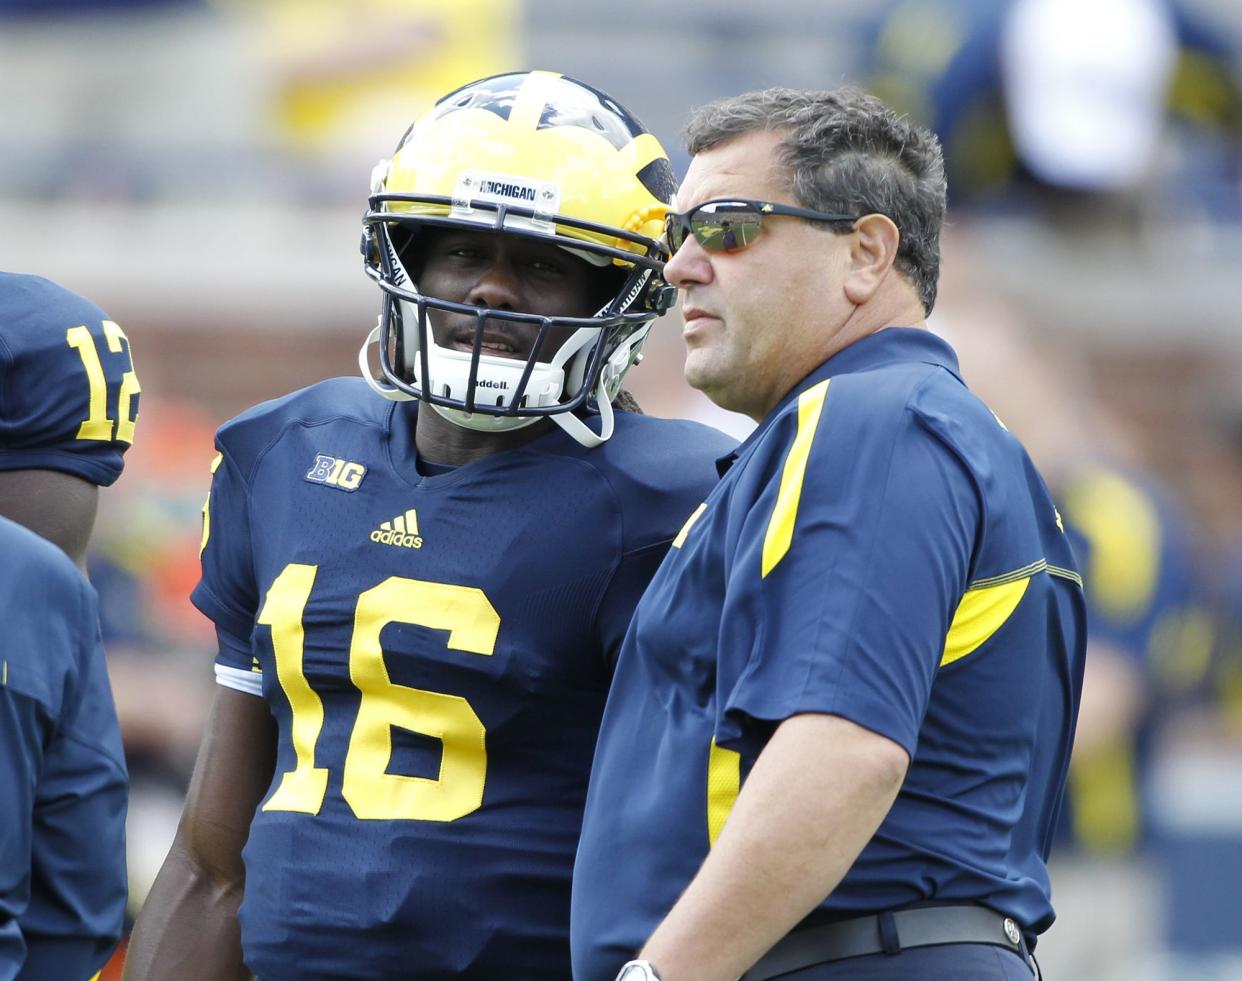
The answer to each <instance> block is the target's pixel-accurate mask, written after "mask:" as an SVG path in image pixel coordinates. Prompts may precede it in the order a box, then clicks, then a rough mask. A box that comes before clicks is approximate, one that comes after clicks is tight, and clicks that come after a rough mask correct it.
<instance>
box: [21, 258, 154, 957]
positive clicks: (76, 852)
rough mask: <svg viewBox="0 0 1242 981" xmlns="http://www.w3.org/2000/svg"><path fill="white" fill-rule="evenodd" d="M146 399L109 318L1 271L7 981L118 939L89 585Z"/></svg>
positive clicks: (38, 282) (119, 914)
mask: <svg viewBox="0 0 1242 981" xmlns="http://www.w3.org/2000/svg"><path fill="white" fill-rule="evenodd" d="M138 392H139V386H138V379H137V377H136V376H135V375H134V370H133V362H132V360H131V358H130V351H129V341H128V340H127V339H126V337H125V334H124V333H123V332H122V331H121V328H120V327H118V326H117V325H116V323H114V322H113V321H111V320H109V319H108V317H107V315H106V314H105V313H104V312H103V311H102V310H100V309H99V308H98V307H96V306H95V305H94V304H93V303H90V302H88V301H87V300H84V299H83V298H82V297H80V296H77V295H75V294H73V293H70V292H69V291H68V290H66V289H63V288H62V287H60V286H57V285H56V284H55V283H52V282H49V281H48V280H46V279H42V278H40V277H38V276H28V275H19V274H15V273H0V555H3V556H4V562H3V563H0V622H3V623H4V638H3V640H0V732H3V733H4V752H3V754H2V757H3V759H2V761H0V800H3V801H4V805H3V806H2V807H0V977H4V978H22V979H26V978H29V979H37V978H69V979H75V981H79V979H80V981H85V979H86V978H87V977H88V976H90V975H91V974H93V973H94V972H96V971H98V970H99V969H100V968H101V967H102V966H103V964H104V962H105V961H106V960H107V958H108V955H109V953H110V952H111V950H112V948H113V947H114V946H115V945H116V942H117V939H118V938H119V936H120V934H121V927H122V923H123V919H124V913H125V898H126V878H125V806H126V793H127V779H126V772H125V763H124V758H123V756H122V753H121V736H120V730H119V728H118V726H117V719H116V709H115V707H114V705H113V700H112V690H111V688H110V686H109V684H108V676H107V671H106V668H105V666H104V656H103V649H102V646H101V645H100V641H99V622H98V616H97V612H96V608H97V607H96V604H97V599H96V596H95V591H94V590H93V589H92V588H91V586H90V584H89V583H88V582H87V581H86V578H85V576H84V575H83V574H82V572H83V571H84V570H85V562H86V546H87V543H88V541H89V539H90V535H91V529H92V527H93V526H94V522H95V505H96V500H97V497H98V493H99V487H100V486H106V485H108V484H111V483H112V482H113V481H115V480H116V479H117V477H118V476H119V475H120V473H121V467H122V456H123V454H124V452H125V450H126V449H127V448H128V447H129V444H130V443H131V442H132V440H133V437H134V420H135V418H136V416H137V410H138ZM18 525H25V526H26V529H29V531H27V530H26V529H23V528H20V527H18ZM31 532H36V533H37V534H38V535H39V536H42V537H43V538H45V539H47V540H48V541H50V542H51V543H52V544H54V545H56V546H59V548H60V550H62V551H63V552H65V553H66V554H67V555H68V558H66V557H65V556H64V555H60V554H58V553H57V551H56V549H54V548H53V547H52V545H49V544H47V542H41V541H39V539H38V537H36V535H35V534H31ZM70 559H72V563H71V562H70ZM73 563H76V564H77V566H78V569H77V570H75V569H74V567H73Z"/></svg>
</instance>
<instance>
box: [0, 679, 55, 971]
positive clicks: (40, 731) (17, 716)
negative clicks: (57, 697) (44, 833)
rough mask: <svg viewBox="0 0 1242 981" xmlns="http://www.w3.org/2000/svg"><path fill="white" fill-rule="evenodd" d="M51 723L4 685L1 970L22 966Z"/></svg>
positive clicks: (0, 710) (0, 725)
mask: <svg viewBox="0 0 1242 981" xmlns="http://www.w3.org/2000/svg"><path fill="white" fill-rule="evenodd" d="M49 728H50V723H49V720H48V718H47V715H46V712H45V710H44V708H43V706H42V705H40V704H39V703H38V702H37V701H35V700H34V699H31V698H26V697H23V696H22V695H20V694H18V693H17V692H16V691H14V690H13V689H12V688H10V687H9V686H8V685H7V684H5V685H0V740H3V743H4V747H5V748H4V752H3V753H0V798H2V799H3V800H4V806H3V807H0V971H3V970H4V969H5V966H6V965H13V964H21V963H22V961H23V959H24V958H25V941H24V940H23V938H22V930H21V926H20V925H19V923H18V920H17V917H18V916H19V915H20V914H21V913H23V912H24V911H25V908H26V904H27V902H28V901H29V897H30V850H31V815H32V814H33V812H34V799H35V789H36V787H37V786H38V779H39V770H40V769H41V768H42V765H43V743H44V740H45V739H46V735H47V732H48V730H49Z"/></svg>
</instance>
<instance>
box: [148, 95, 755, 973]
mask: <svg viewBox="0 0 1242 981" xmlns="http://www.w3.org/2000/svg"><path fill="white" fill-rule="evenodd" d="M673 190H674V181H673V178H672V173H671V169H670V166H669V163H668V160H667V157H666V156H665V154H664V151H663V150H662V149H661V148H660V145H659V143H658V142H657V141H656V139H655V138H654V137H653V136H652V135H651V134H649V133H648V132H646V130H645V129H644V128H643V127H642V125H641V124H640V123H639V122H638V121H637V120H636V119H634V117H633V116H631V115H630V114H629V113H628V112H627V111H626V110H625V109H624V108H622V107H621V106H620V105H619V104H617V103H616V102H615V101H614V100H613V99H611V98H610V97H608V96H607V95H605V94H603V93H601V92H598V91H596V90H595V89H593V88H591V87H590V86H587V85H585V84H583V83H581V82H578V81H574V80H573V79H569V78H566V77H564V76H562V75H558V74H555V73H552V72H528V73H516V74H508V75H501V76H497V77H494V78H489V79H484V80H482V81H479V82H475V83H472V84H470V85H467V86H465V87H464V88H461V89H459V90H457V91H455V92H453V93H451V94H450V95H447V96H445V97H444V98H443V99H441V100H440V102H439V103H437V105H436V106H435V108H434V109H433V110H431V112H430V113H429V114H428V115H426V116H425V117H423V118H422V119H420V120H419V121H418V122H417V123H416V124H415V125H414V126H413V127H412V128H411V129H410V130H409V131H408V132H407V133H406V135H405V137H404V138H403V139H402V140H401V143H400V145H399V146H398V148H397V152H396V154H395V155H394V157H393V159H392V160H391V161H387V162H384V163H382V164H381V165H380V166H379V167H378V168H376V171H375V173H374V176H373V179H372V187H371V197H370V201H369V207H368V210H367V212H366V215H365V217H364V222H363V223H364V235H363V253H364V266H365V269H366V271H367V272H368V274H369V275H371V277H372V278H373V279H374V280H375V281H376V282H377V284H378V285H379V287H380V290H381V314H380V320H379V325H378V327H377V328H376V329H375V330H374V331H373V332H372V334H371V337H370V338H369V339H368V343H369V344H370V343H375V344H377V345H378V347H379V357H378V361H379V365H380V375H381V377H380V378H378V379H376V378H374V377H372V376H371V372H370V371H369V366H368V362H367V360H366V357H365V352H366V349H365V348H364V357H363V358H362V367H363V378H353V379H334V380H331V381H327V382H322V383H320V384H318V385H314V386H312V387H311V388H309V389H306V390H303V391H301V392H297V393H295V394H293V395H291V396H288V397H286V398H283V399H279V400H276V401H274V402H269V403H266V404H264V405H261V406H258V407H257V408H255V409H252V410H251V411H249V412H247V413H245V414H243V415H242V416H240V417H238V418H237V419H235V420H234V421H232V422H230V423H228V424H227V425H225V426H224V427H223V428H222V429H221V430H220V432H219V434H218V437H217V449H218V450H219V455H218V456H217V457H216V463H215V467H214V477H213V480H212V488H211V494H210V498H209V506H208V509H207V512H206V515H207V527H206V528H205V533H204V540H203V550H202V564H203V574H202V580H201V581H200V583H199V585H198V587H197V588H196V589H195V591H194V595H193V599H194V602H195V603H196V605H198V607H199V608H200V609H201V610H202V611H203V612H204V613H205V614H206V615H207V616H208V617H210V618H211V619H212V620H213V621H214V622H215V624H216V628H217V633H218V637H219V641H220V653H219V655H218V657H217V659H216V677H217V680H218V682H219V687H218V689H217V693H216V703H215V707H214V710H213V715H212V719H211V721H210V722H209V724H208V732H207V734H206V736H205V739H204V742H203V746H202V749H201V750H200V755H199V761H198V766H197V768H196V772H195V776H194V780H193V784H192V786H191V790H190V796H189V799H188V801H187V805H186V811H185V814H184V816H183V818H182V823H181V827H180V830H179V832H178V836H177V840H176V843H175V844H174V846H173V849H172V851H171V853H170V855H169V858H168V860H167V862H166V864H165V866H164V869H163V870H162V872H161V873H160V876H159V878H158V879H157V881H156V884H155V887H154V888H153V890H152V892H151V894H150V896H149V898H148V900H147V906H146V908H145V909H144V910H143V912H142V914H141V916H140V917H139V920H138V925H137V928H136V931H135V934H134V937H133V940H132V942H131V946H130V957H129V962H128V964H127V968H126V977H127V978H129V979H131V981H135V979H155V978H159V979H164V978H169V977H177V978H179V979H186V981H192V979H195V978H213V979H215V978H222V977H239V978H240V977H246V976H247V972H248V971H252V972H254V973H255V974H257V975H258V976H259V977H261V978H263V979H264V981H280V979H283V978H289V979H291V978H299V979H306V978H357V979H377V978H398V977H400V978H445V977H458V978H497V977H523V978H535V977H539V978H544V977H568V976H569V973H570V966H569V950H568V927H569V884H570V876H571V871H572V865H573V857H574V850H575V847H576V844H577V838H578V828H579V823H580V820H581V814H582V806H583V800H584V795H585V791H586V782H587V771H588V768H589V766H590V762H591V753H592V750H593V747H594V743H595V735H596V732H597V729H598V726H599V722H600V716H601V713H602V711H603V706H604V699H605V695H606V692H607V688H608V682H609V679H610V676H611V672H612V665H613V661H614V658H615V655H616V652H617V650H618V649H619V646H620V642H621V639H622V637H623V635H624V633H625V630H626V627H627V626H628V624H629V619H630V614H631V612H632V611H633V608H634V606H635V604H636V603H637V601H638V597H639V595H640V593H641V592H642V590H643V588H644V586H645V585H646V583H647V581H648V580H649V578H650V576H651V575H652V573H653V572H654V570H655V568H656V566H657V565H658V564H659V561H660V559H661V558H662V557H663V555H664V554H665V552H666V551H667V550H668V548H669V547H670V545H675V544H676V541H675V539H676V537H677V535H678V533H679V532H680V530H681V529H682V528H683V526H684V525H686V523H687V521H688V520H689V519H691V517H692V514H693V512H694V511H695V508H696V506H697V505H698V504H699V503H700V502H701V501H702V500H703V498H704V497H705V496H706V495H707V493H708V491H709V490H710V488H711V486H712V485H713V484H714V483H715V481H716V469H715V460H716V459H717V458H718V457H720V456H722V455H724V454H725V453H727V452H729V451H730V450H731V449H732V445H733V444H732V442H731V441H730V440H728V439H727V438H725V437H723V436H722V435H721V434H719V433H716V432H715V431H713V430H710V429H707V428H705V427H703V426H699V425H696V424H693V423H689V422H680V421H669V420H658V419H651V418H648V417H645V416H643V415H641V414H639V413H636V412H632V411H625V410H624V409H622V408H620V407H619V403H620V401H621V399H620V397H619V393H620V391H621V390H620V386H621V383H622V380H623V378H624V376H625V373H626V371H627V370H628V369H629V368H630V367H631V365H632V364H634V363H635V362H636V361H637V360H638V354H639V350H640V348H641V346H642V343H643V340H644V339H645V337H646V335H647V332H648V330H650V328H651V323H652V321H653V320H654V319H655V318H656V317H657V315H658V314H659V312H660V311H661V310H662V309H663V307H664V306H665V305H666V304H667V301H668V299H669V297H668V291H667V290H666V289H665V287H664V283H663V280H662V278H661V275H660V273H661V269H662V262H663V259H664V257H665V255H666V253H665V249H664V246H663V244H662V243H661V241H660V240H659V237H658V236H659V235H660V230H661V223H662V220H663V216H664V214H665V212H666V210H667V206H668V202H669V200H670V198H671V195H672V192H673ZM377 393H378V394H377ZM614 402H616V403H618V405H614Z"/></svg>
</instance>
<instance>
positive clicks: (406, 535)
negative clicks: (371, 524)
mask: <svg viewBox="0 0 1242 981" xmlns="http://www.w3.org/2000/svg"><path fill="white" fill-rule="evenodd" d="M371 541H373V542H376V543H377V544H379V545H396V546H397V547H398V548H422V547H423V536H422V535H420V534H419V533H418V514H417V513H416V512H415V511H414V509H413V508H410V509H409V510H408V511H406V512H405V514H399V515H397V516H396V517H395V518H393V519H392V520H391V521H381V522H380V526H379V527H378V528H376V529H375V530H374V531H373V532H371Z"/></svg>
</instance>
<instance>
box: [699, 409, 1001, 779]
mask: <svg viewBox="0 0 1242 981" xmlns="http://www.w3.org/2000/svg"><path fill="white" fill-rule="evenodd" d="M807 395H810V396H813V395H814V390H812V392H809V393H807ZM804 403H807V399H806V396H804ZM808 404H809V403H808ZM800 409H801V411H800V413H799V426H798V432H797V435H796V436H795V437H793V438H792V439H791V440H790V441H789V443H788V447H789V448H788V450H787V452H786V453H785V454H784V456H783V459H781V462H780V466H779V468H778V469H776V470H774V472H773V473H771V474H770V475H769V478H768V480H767V483H766V486H765V489H764V490H763V492H762V493H761V494H760V495H759V496H758V499H757V502H756V504H755V506H754V507H752V508H751V509H750V511H749V513H748V514H747V516H746V518H745V520H744V521H743V522H742V524H741V526H740V532H739V533H740V535H741V540H740V546H739V547H740V552H741V556H742V557H741V560H740V561H737V562H735V563H734V565H733V567H732V568H731V569H730V570H729V573H728V576H729V583H728V586H727V597H728V598H727V601H726V604H725V607H724V610H723V618H722V622H721V625H720V662H721V665H722V667H721V672H720V676H721V677H722V678H728V679H735V680H733V682H732V687H731V690H728V691H726V692H725V693H724V695H723V698H722V699H721V704H722V717H721V718H720V719H718V723H717V740H718V742H720V743H721V744H722V745H724V744H726V743H727V742H728V741H729V740H730V739H738V738H739V737H740V736H741V732H742V726H743V719H744V717H746V716H750V717H753V718H757V719H763V720H769V721H780V720H783V719H786V718H788V717H789V716H791V715H794V714H796V713H800V712H819V713H827V714H833V715H839V716H842V717H844V718H847V719H849V720H850V721H853V722H856V723H857V724H859V725H861V726H864V727H865V728H867V729H870V730H872V731H873V732H877V733H879V734H880V735H882V736H886V737H887V738H889V739H891V740H893V741H894V742H897V743H898V744H900V745H901V746H902V747H904V748H905V750H906V751H907V752H908V753H910V754H911V756H913V754H914V750H915V745H916V743H917V740H918V730H919V726H920V723H921V720H922V718H923V714H924V712H925V710H926V706H927V703H928V699H929V697H930V690H931V684H932V679H933V677H934V675H935V672H936V670H937V668H938V666H939V663H940V660H941V655H942V653H943V645H944V639H945V636H946V634H947V632H948V628H949V625H950V622H951V619H952V614H953V611H954V609H955V607H956V605H957V603H958V601H959V599H960V598H961V596H962V594H963V592H964V590H965V588H966V583H967V580H968V577H969V568H970V563H971V552H972V548H973V542H974V538H975V533H976V526H977V523H978V521H979V520H980V505H979V503H978V496H977V494H976V492H975V490H974V487H973V484H972V481H971V479H970V476H969V474H968V472H967V470H966V468H965V466H964V464H963V463H962V462H961V461H960V459H959V458H958V457H957V456H956V455H955V454H954V453H953V452H951V451H950V449H949V448H948V447H947V446H946V445H945V444H944V443H943V442H941V441H940V440H939V439H938V438H937V437H936V436H935V435H933V434H932V433H931V432H929V431H928V430H927V429H926V428H925V427H924V426H922V425H921V424H920V422H919V420H918V419H917V417H916V416H914V415H913V414H912V413H910V412H909V411H905V412H903V413H901V414H900V418H898V419H896V420H895V421H894V422H888V423H884V424H875V423H874V422H873V421H871V420H867V419H865V418H864V419H861V420H860V419H859V416H865V413H860V412H859V411H858V410H857V409H855V410H853V412H851V410H850V405H849V403H848V401H846V404H845V405H834V404H833V398H832V395H831V394H829V395H828V398H827V400H826V405H822V406H821V409H820V415H819V417H818V419H812V418H810V416H811V415H813V413H809V412H808V411H807V405H806V404H804V405H802V406H800ZM890 415H892V413H890Z"/></svg>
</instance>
